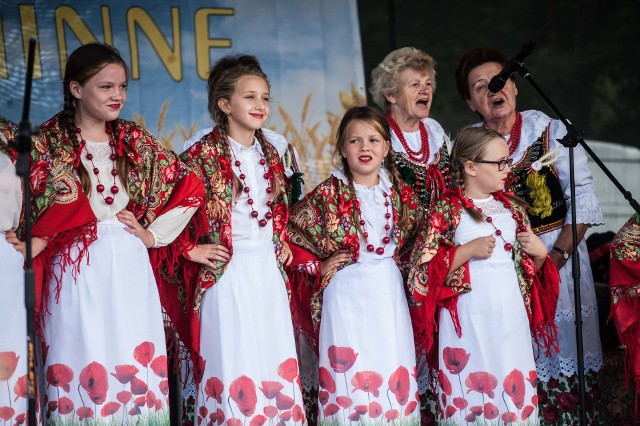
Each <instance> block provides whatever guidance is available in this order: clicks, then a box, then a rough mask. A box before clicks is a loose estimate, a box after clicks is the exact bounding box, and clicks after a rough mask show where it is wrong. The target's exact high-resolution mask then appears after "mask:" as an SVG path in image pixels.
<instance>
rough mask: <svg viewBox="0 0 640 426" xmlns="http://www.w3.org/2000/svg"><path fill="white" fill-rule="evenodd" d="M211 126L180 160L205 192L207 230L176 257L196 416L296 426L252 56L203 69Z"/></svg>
mask: <svg viewBox="0 0 640 426" xmlns="http://www.w3.org/2000/svg"><path fill="white" fill-rule="evenodd" d="M208 95H209V112H210V113H211V117H212V118H213V121H214V122H215V123H216V127H215V128H214V129H213V130H212V131H211V132H210V133H208V134H206V135H204V136H203V137H202V138H201V139H200V140H199V141H198V142H196V143H195V144H194V145H192V146H191V147H190V148H189V149H188V150H187V151H185V152H184V153H183V154H182V156H181V158H182V159H183V160H184V162H185V163H186V164H187V165H188V166H190V167H191V168H192V169H193V170H194V171H195V173H196V174H197V175H198V177H199V178H200V179H201V180H202V182H203V183H204V186H205V190H206V213H207V218H208V227H209V229H208V232H207V233H206V235H204V236H203V237H202V238H200V239H199V240H197V241H196V242H197V244H195V245H194V246H193V247H192V248H191V249H190V250H189V252H188V257H187V259H189V261H186V259H185V260H183V261H182V268H183V269H182V271H183V274H182V275H181V276H180V277H174V278H173V279H174V280H177V279H181V280H182V281H183V282H184V283H185V285H186V287H187V288H191V289H193V295H192V296H193V297H192V298H191V299H190V300H188V301H186V306H185V309H184V312H186V314H187V316H188V318H187V319H188V327H189V334H188V335H187V334H185V333H183V336H187V339H184V340H186V342H185V343H186V345H187V347H188V348H189V349H190V351H191V353H192V355H193V357H194V359H195V364H194V380H195V383H196V407H197V409H196V411H195V416H197V419H201V418H204V419H206V421H207V422H211V421H213V422H214V423H215V422H217V423H218V424H222V423H223V422H227V424H241V422H245V421H246V423H247V424H249V422H250V423H251V424H265V423H268V422H271V421H272V419H276V421H279V422H285V423H287V422H290V423H301V424H304V423H306V415H305V413H304V406H303V403H302V396H301V392H300V377H299V374H298V357H297V354H296V347H295V339H294V334H293V325H292V323H291V311H290V308H289V300H288V280H287V277H286V274H285V273H284V266H285V265H287V264H289V263H290V262H291V251H290V250H289V246H288V244H287V236H286V235H287V233H286V224H287V219H288V215H289V210H288V205H287V193H286V185H285V177H284V169H283V167H282V163H281V161H280V157H279V155H278V152H277V151H276V149H275V148H274V147H273V145H271V144H270V143H269V142H268V141H267V140H266V138H265V136H264V134H263V132H262V130H261V129H262V127H263V126H264V123H265V122H266V120H267V118H268V116H269V112H270V100H271V97H270V86H269V81H268V79H267V76H266V75H265V74H264V73H263V72H262V70H261V69H260V67H259V65H258V66H257V61H256V59H255V57H253V56H248V55H236V56H226V57H224V58H222V59H220V60H219V61H218V62H217V63H216V64H215V65H214V67H213V69H212V70H211V73H210V75H209V81H208Z"/></svg>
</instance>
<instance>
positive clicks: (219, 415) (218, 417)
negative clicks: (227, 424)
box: [209, 408, 224, 425]
mask: <svg viewBox="0 0 640 426" xmlns="http://www.w3.org/2000/svg"><path fill="white" fill-rule="evenodd" d="M209 418H210V419H211V420H213V421H215V422H216V423H217V424H218V425H221V424H222V423H224V411H222V410H221V409H219V408H218V409H216V412H215V413H211V414H209ZM211 424H212V425H213V422H212V423H211Z"/></svg>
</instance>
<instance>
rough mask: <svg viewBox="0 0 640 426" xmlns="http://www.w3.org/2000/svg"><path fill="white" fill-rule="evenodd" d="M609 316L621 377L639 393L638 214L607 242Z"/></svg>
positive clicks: (639, 268) (639, 245)
mask: <svg viewBox="0 0 640 426" xmlns="http://www.w3.org/2000/svg"><path fill="white" fill-rule="evenodd" d="M609 289H610V291H611V317H613V319H614V321H615V324H616V329H617V330H618V336H619V337H620V343H622V347H623V348H624V350H625V355H626V360H625V361H626V362H625V378H626V381H627V386H628V385H629V384H630V381H631V379H633V381H634V382H635V384H636V407H635V412H636V415H637V413H638V393H639V392H640V389H639V387H640V350H639V349H640V303H639V301H640V215H638V214H637V213H636V214H635V215H633V216H632V217H631V218H630V219H629V220H628V221H627V223H625V225H624V226H623V227H622V228H621V229H620V230H619V231H618V233H617V234H616V236H615V238H614V239H613V241H612V242H611V269H610V271H609Z"/></svg>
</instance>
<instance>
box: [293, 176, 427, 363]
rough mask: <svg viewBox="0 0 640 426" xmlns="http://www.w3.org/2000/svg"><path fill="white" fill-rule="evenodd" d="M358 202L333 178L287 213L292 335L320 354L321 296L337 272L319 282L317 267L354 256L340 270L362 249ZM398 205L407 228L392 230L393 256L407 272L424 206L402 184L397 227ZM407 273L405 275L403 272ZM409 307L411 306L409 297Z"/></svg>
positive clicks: (394, 195)
mask: <svg viewBox="0 0 640 426" xmlns="http://www.w3.org/2000/svg"><path fill="white" fill-rule="evenodd" d="M356 203H358V200H357V198H356V195H355V194H354V192H353V190H352V189H351V188H350V187H349V185H347V184H345V183H344V182H343V181H342V180H341V179H340V178H338V177H336V176H332V177H330V178H329V179H327V180H325V181H324V182H322V183H321V184H320V185H318V186H317V187H316V188H315V189H314V190H313V191H311V192H310V193H309V194H307V195H306V196H305V197H304V198H303V199H302V200H301V201H300V202H299V203H297V204H296V205H294V206H293V207H292V209H291V217H290V219H289V224H288V229H289V236H290V240H291V243H292V244H291V251H292V252H293V255H294V258H293V263H292V264H291V266H290V268H291V271H290V280H291V289H292V296H291V298H292V301H291V305H292V307H291V309H292V314H293V320H294V325H295V328H296V333H299V334H302V335H304V336H305V337H306V338H307V339H308V340H309V343H310V344H311V345H312V347H313V348H314V349H315V350H316V353H317V350H318V345H317V343H318V337H319V336H318V333H319V330H320V319H321V318H320V316H321V312H322V293H323V290H324V289H325V288H326V287H327V285H328V284H329V282H330V281H331V280H332V279H333V277H334V275H335V272H336V271H332V272H330V273H329V274H327V275H325V276H324V277H323V278H321V277H320V274H319V273H318V272H319V271H318V269H319V264H320V262H321V261H322V260H324V259H327V258H328V257H329V256H331V255H332V254H333V253H334V252H335V251H337V250H340V249H348V250H350V251H351V252H352V253H353V255H352V259H351V260H350V261H348V262H346V263H345V264H344V265H343V266H342V267H341V268H339V269H342V268H344V267H346V266H348V265H351V264H353V263H356V262H357V261H358V254H359V250H360V240H359V238H358V231H357V228H356V225H355V223H354V221H353V213H354V209H356V208H357V206H356ZM401 204H405V205H407V206H408V207H409V209H410V219H409V225H408V226H407V227H406V228H400V227H398V226H394V227H393V231H392V234H393V240H394V242H395V243H396V251H395V253H394V255H393V258H394V260H395V262H396V264H397V265H398V267H399V268H400V270H401V271H403V270H404V271H405V272H406V271H407V270H408V264H407V263H406V258H407V257H408V255H409V253H410V252H411V247H412V246H413V241H415V238H416V234H417V232H418V229H419V226H418V225H419V224H420V222H421V221H422V208H421V207H420V204H419V202H418V198H417V197H416V195H415V194H414V192H413V190H412V189H411V187H410V186H409V185H407V184H404V183H403V184H402V187H401V188H398V191H396V189H395V188H394V189H392V190H391V206H392V209H393V220H394V223H397V221H398V219H399V215H400V207H401ZM403 275H406V274H403ZM408 299H409V304H410V305H411V304H412V300H411V295H410V294H408Z"/></svg>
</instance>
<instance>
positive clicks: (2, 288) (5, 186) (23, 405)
mask: <svg viewBox="0 0 640 426" xmlns="http://www.w3.org/2000/svg"><path fill="white" fill-rule="evenodd" d="M21 209H22V187H21V184H20V179H19V178H18V176H16V169H15V167H14V166H13V164H12V163H11V160H9V157H7V156H6V155H5V154H3V153H1V152H0V410H3V409H4V411H3V414H4V415H3V416H0V418H2V419H6V420H10V422H9V423H10V424H14V423H17V422H18V420H19V419H23V420H24V419H25V417H26V412H27V399H26V398H27V389H26V377H27V341H26V335H27V325H26V321H27V311H26V309H25V306H24V269H23V265H24V259H23V258H22V255H21V254H20V253H19V252H18V251H16V249H14V248H13V246H12V245H11V244H9V243H8V242H7V240H6V239H5V232H6V231H10V230H11V231H14V230H16V228H17V227H18V221H19V220H20V211H21Z"/></svg>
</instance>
